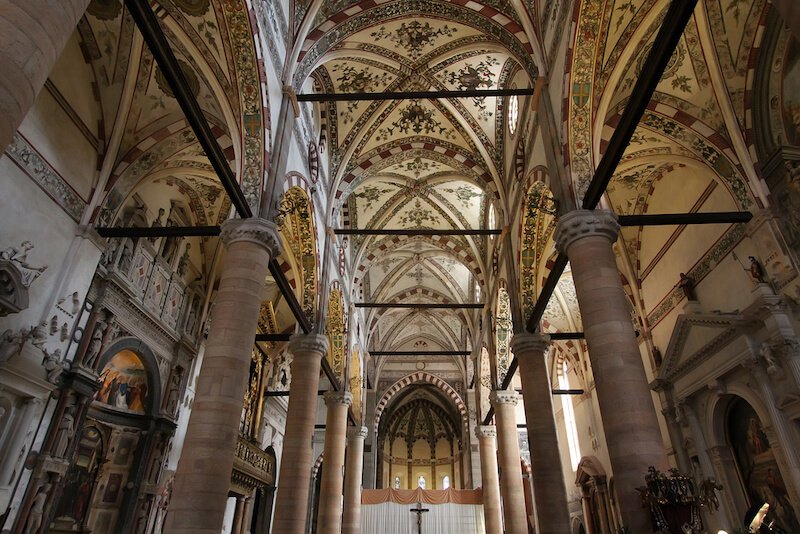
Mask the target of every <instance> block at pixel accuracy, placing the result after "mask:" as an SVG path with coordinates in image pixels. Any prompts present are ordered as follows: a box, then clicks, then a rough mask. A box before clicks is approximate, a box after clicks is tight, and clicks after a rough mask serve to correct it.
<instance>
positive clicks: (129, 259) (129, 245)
mask: <svg viewBox="0 0 800 534" xmlns="http://www.w3.org/2000/svg"><path fill="white" fill-rule="evenodd" d="M132 263H133V241H131V240H130V238H127V237H126V238H125V240H124V241H123V242H122V255H121V256H120V258H119V269H120V271H122V272H123V273H125V274H128V271H130V269H131V264H132Z"/></svg>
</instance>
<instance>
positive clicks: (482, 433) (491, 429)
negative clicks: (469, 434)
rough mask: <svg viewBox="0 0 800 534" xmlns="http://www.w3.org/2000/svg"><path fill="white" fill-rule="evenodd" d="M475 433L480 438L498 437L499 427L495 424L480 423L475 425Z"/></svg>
mask: <svg viewBox="0 0 800 534" xmlns="http://www.w3.org/2000/svg"><path fill="white" fill-rule="evenodd" d="M475 435H476V436H478V438H479V439H480V438H496V437H497V427H496V426H494V425H478V426H476V427H475Z"/></svg>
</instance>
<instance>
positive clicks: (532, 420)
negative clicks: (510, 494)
mask: <svg viewBox="0 0 800 534" xmlns="http://www.w3.org/2000/svg"><path fill="white" fill-rule="evenodd" d="M549 347H550V337H549V336H546V335H542V334H528V333H522V334H515V335H514V337H513V338H512V340H511V350H512V351H513V352H514V355H515V356H516V357H517V361H518V362H519V376H520V379H521V380H522V400H523V402H524V404H525V419H526V420H527V426H528V443H529V444H530V450H531V465H533V466H534V467H533V495H534V507H535V509H536V523H537V528H536V532H537V533H539V534H561V533H562V532H570V522H569V510H568V509H567V490H566V488H565V487H564V473H563V470H562V468H561V454H559V448H558V433H557V430H556V421H555V417H554V415H553V395H552V393H551V389H552V386H551V385H550V379H549V377H548V370H547V361H546V358H547V350H548V348H549Z"/></svg>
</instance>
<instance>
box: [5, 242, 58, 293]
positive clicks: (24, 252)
mask: <svg viewBox="0 0 800 534" xmlns="http://www.w3.org/2000/svg"><path fill="white" fill-rule="evenodd" d="M31 250H33V243H31V242H30V241H23V242H22V244H21V245H20V246H19V247H8V248H7V249H5V250H2V251H0V260H6V261H10V262H12V263H14V264H15V265H16V267H17V269H18V270H19V272H20V275H21V276H22V285H24V286H25V287H30V286H31V284H32V283H33V282H34V281H35V280H36V279H37V278H39V277H40V276H41V275H42V273H43V272H45V271H46V270H47V266H46V265H45V266H44V267H34V266H32V265H29V264H28V252H30V251H31Z"/></svg>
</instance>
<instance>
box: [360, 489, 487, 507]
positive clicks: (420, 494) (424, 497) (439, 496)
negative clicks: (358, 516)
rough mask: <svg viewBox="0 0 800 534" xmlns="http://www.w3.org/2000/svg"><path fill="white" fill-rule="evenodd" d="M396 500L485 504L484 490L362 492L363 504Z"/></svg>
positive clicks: (403, 501)
mask: <svg viewBox="0 0 800 534" xmlns="http://www.w3.org/2000/svg"><path fill="white" fill-rule="evenodd" d="M384 502H394V503H399V504H414V503H418V502H421V503H426V504H447V503H454V504H483V490H482V489H476V490H457V489H453V488H448V489H446V490H424V489H422V488H417V489H413V490H401V489H394V488H386V489H376V490H372V489H365V490H363V491H362V492H361V504H380V503H384Z"/></svg>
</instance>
